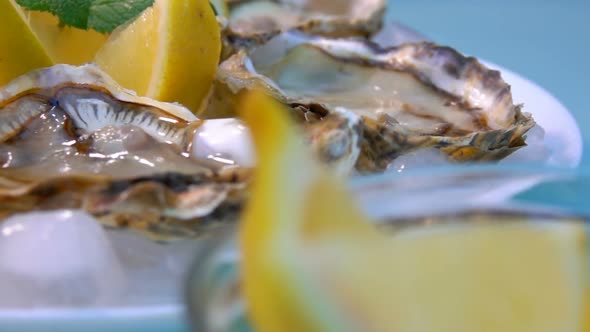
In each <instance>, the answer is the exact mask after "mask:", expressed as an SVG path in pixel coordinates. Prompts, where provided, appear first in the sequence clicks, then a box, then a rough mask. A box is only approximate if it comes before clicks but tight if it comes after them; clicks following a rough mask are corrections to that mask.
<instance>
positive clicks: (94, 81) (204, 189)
mask: <svg viewBox="0 0 590 332" xmlns="http://www.w3.org/2000/svg"><path fill="white" fill-rule="evenodd" d="M201 124H202V121H197V118H196V117H195V116H194V115H193V114H192V113H191V112H190V111H189V110H188V109H186V108H184V107H182V106H180V105H177V104H171V103H161V102H158V101H154V100H151V99H149V98H144V97H138V96H136V95H134V94H133V93H132V92H130V91H127V90H124V89H122V88H121V87H119V86H118V85H117V84H116V83H115V82H114V81H113V80H112V79H111V78H110V77H108V76H107V75H105V74H104V73H103V72H102V71H100V70H99V69H98V68H97V67H96V66H94V65H85V66H82V67H73V66H68V65H57V66H54V67H50V68H46V69H41V70H37V71H34V72H31V73H29V74H27V75H24V76H22V77H20V78H17V79H16V80H14V81H13V82H11V83H10V84H9V85H7V86H5V87H4V88H2V89H0V218H2V217H5V216H7V215H10V214H12V213H16V212H24V211H29V210H34V209H60V208H84V209H86V210H87V211H88V212H90V213H93V214H94V215H96V216H98V217H101V218H102V219H103V221H105V222H106V223H108V224H109V225H115V226H129V227H132V228H134V229H138V230H141V231H145V232H148V233H149V234H150V235H151V236H154V237H159V238H165V237H167V236H178V235H184V236H193V235H196V234H198V233H199V230H200V227H201V225H202V224H203V223H202V221H203V220H211V219H212V218H217V217H219V218H221V217H223V215H224V214H223V212H222V211H224V209H226V208H228V207H233V206H234V205H237V204H239V203H240V202H241V199H242V195H243V188H244V186H245V181H246V179H247V178H248V176H249V175H248V170H247V169H244V168H240V167H232V168H225V167H223V165H222V164H218V163H214V162H211V161H208V160H195V159H193V158H191V156H190V152H191V145H192V144H193V135H194V133H195V131H196V130H197V129H198V128H199V126H200V125H201ZM231 209H232V208H230V210H231Z"/></svg>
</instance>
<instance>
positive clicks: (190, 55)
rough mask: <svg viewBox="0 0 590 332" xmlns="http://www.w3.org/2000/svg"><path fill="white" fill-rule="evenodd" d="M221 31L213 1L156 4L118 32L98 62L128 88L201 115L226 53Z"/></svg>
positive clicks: (167, 0)
mask: <svg viewBox="0 0 590 332" xmlns="http://www.w3.org/2000/svg"><path fill="white" fill-rule="evenodd" d="M220 39H221V36H220V31H219V26H218V24H217V20H216V19H215V15H214V13H213V10H212V9H211V6H210V5H209V1H207V0H174V1H172V0H156V2H155V4H154V6H153V7H150V8H148V9H147V10H145V11H144V12H143V13H142V14H141V15H140V16H139V17H138V18H137V19H135V20H134V21H133V22H131V23H130V24H128V25H126V26H123V27H120V28H118V29H117V30H115V31H114V32H113V33H112V34H111V36H110V37H109V39H108V40H107V42H106V43H105V44H104V46H103V47H102V48H101V49H100V50H99V51H98V53H97V55H96V59H95V60H96V62H97V63H98V65H99V66H100V67H102V69H103V70H105V71H106V72H107V73H108V74H110V75H111V76H112V77H113V78H114V79H115V80H117V81H118V82H119V83H120V84H121V85H122V86H124V87H126V88H129V89H132V90H135V91H136V92H137V93H138V94H139V95H145V96H148V97H151V98H154V99H157V100H162V101H170V102H179V103H182V104H184V105H185V106H187V107H189V108H190V109H192V110H193V111H195V112H196V111H197V110H198V108H199V106H200V105H201V103H202V101H203V100H204V99H205V97H206V96H207V94H208V92H209V89H210V87H211V83H212V81H213V77H214V75H215V71H216V69H217V64H218V62H219V56H220V52H221V40H220Z"/></svg>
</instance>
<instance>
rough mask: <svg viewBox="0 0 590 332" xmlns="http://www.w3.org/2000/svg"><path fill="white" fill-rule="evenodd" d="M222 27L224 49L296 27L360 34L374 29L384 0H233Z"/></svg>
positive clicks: (313, 31) (261, 40)
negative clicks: (225, 22)
mask: <svg viewBox="0 0 590 332" xmlns="http://www.w3.org/2000/svg"><path fill="white" fill-rule="evenodd" d="M228 5H229V6H230V13H229V23H228V27H227V29H226V31H225V35H226V51H224V53H226V54H227V53H228V52H230V51H228V49H235V48H240V47H250V46H252V45H260V44H263V43H264V42H266V41H268V40H269V39H270V38H272V37H273V36H275V35H276V34H278V33H280V32H283V31H288V30H292V29H297V30H299V31H302V32H305V33H307V34H311V35H322V36H331V37H348V36H363V37H368V36H370V35H372V34H373V33H375V32H377V31H378V30H379V29H380V27H381V25H382V21H383V17H384V15H385V10H386V5H387V2H386V1H385V0H339V1H320V0H241V1H232V2H230V3H229V4H228Z"/></svg>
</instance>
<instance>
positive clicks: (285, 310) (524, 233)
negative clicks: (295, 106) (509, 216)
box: [239, 93, 590, 332]
mask: <svg viewBox="0 0 590 332" xmlns="http://www.w3.org/2000/svg"><path fill="white" fill-rule="evenodd" d="M240 111H241V115H242V117H243V119H244V120H245V121H246V123H247V125H248V126H250V129H251V131H252V135H253V138H254V142H255V147H256V151H257V154H258V160H259V165H258V169H257V174H256V177H255V182H254V184H253V188H252V196H251V199H250V202H249V203H248V206H247V208H246V210H245V212H244V215H243V217H242V220H241V223H240V233H239V234H240V235H239V240H240V246H241V250H242V254H243V260H242V269H243V270H242V276H243V286H244V290H243V292H244V297H245V299H246V301H247V307H248V312H249V317H250V319H251V321H252V323H253V325H254V327H255V330H256V331H258V332H275V331H282V332H300V331H306V332H314V331H317V332H320V331H321V332H330V331H334V332H336V331H338V332H342V331H375V332H377V331H378V332H389V331H391V332H416V331H424V332H432V331H436V332H473V331H484V332H492V331H497V332H500V331H501V332H556V331H560V332H574V331H587V328H588V327H589V326H588V324H587V323H586V322H585V319H586V318H585V316H586V313H587V312H588V308H589V306H588V304H589V303H588V269H589V268H590V266H589V257H588V248H587V243H588V238H587V233H586V229H585V226H584V225H583V224H581V223H579V222H573V221H572V222H566V221H564V222H549V221H539V220H537V221H525V220H523V219H519V218H516V217H515V218H514V219H513V220H511V221H510V222H504V223H494V220H490V221H489V222H488V223H485V222H479V223H461V222H458V223H451V224H448V223H444V224H443V223H440V224H435V225H431V226H428V227H425V226H416V227H408V228H404V229H402V230H398V231H397V232H395V233H393V234H386V233H384V232H380V231H377V230H376V228H375V227H374V226H373V225H371V221H370V220H368V219H367V218H366V217H364V215H363V213H361V212H360V211H359V210H358V209H357V208H356V207H355V204H354V202H353V200H352V198H351V196H350V195H349V194H348V193H347V191H346V189H345V186H344V185H343V184H342V183H340V182H338V181H337V180H335V179H334V178H333V176H332V174H329V172H328V171H326V170H324V169H323V168H322V166H320V165H319V164H318V163H317V162H315V160H313V159H312V157H311V155H310V153H309V152H308V151H307V149H306V147H305V146H304V145H303V143H302V142H301V140H300V137H301V136H300V135H299V133H298V132H297V131H296V129H295V127H294V126H292V125H291V124H290V122H289V119H288V117H287V114H286V111H285V110H284V109H283V107H282V106H281V105H279V104H277V103H275V102H274V101H272V100H270V99H268V98H267V97H266V96H264V95H261V94H259V93H254V94H251V95H248V96H247V97H246V98H245V100H244V103H243V105H242V107H241V108H240Z"/></svg>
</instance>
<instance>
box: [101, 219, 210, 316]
mask: <svg viewBox="0 0 590 332" xmlns="http://www.w3.org/2000/svg"><path fill="white" fill-rule="evenodd" d="M108 236H109V239H110V241H111V243H112V244H113V248H114V250H115V252H116V253H117V255H118V257H119V258H120V260H121V264H122V265H123V268H124V269H125V271H126V275H127V276H128V278H129V279H131V280H133V283H130V284H129V287H128V288H127V290H126V294H125V298H124V299H123V300H124V301H122V302H121V304H124V305H150V304H162V303H178V302H180V299H181V296H182V293H181V292H182V286H183V285H184V281H185V278H186V273H187V272H188V269H189V266H190V264H191V263H192V261H193V258H194V256H195V254H196V252H197V251H198V249H199V246H200V243H201V242H200V241H195V240H179V241H176V242H169V243H157V242H154V241H153V240H151V239H149V238H146V237H145V236H143V235H142V234H138V233H135V232H130V231H128V230H120V229H117V230H110V231H108Z"/></svg>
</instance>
